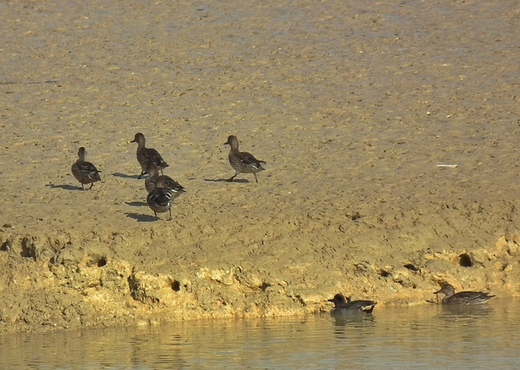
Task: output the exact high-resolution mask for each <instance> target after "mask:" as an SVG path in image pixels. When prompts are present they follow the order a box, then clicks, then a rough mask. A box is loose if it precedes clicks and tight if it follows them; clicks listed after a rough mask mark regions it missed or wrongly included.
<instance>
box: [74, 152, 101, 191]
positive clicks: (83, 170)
mask: <svg viewBox="0 0 520 370" xmlns="http://www.w3.org/2000/svg"><path fill="white" fill-rule="evenodd" d="M78 157H79V158H78V160H77V161H76V162H74V164H73V165H72V167H71V171H72V174H73V175H74V177H75V178H76V180H78V181H79V182H80V183H81V187H82V188H83V190H85V184H90V188H89V189H92V186H94V183H95V182H96V181H101V177H99V173H100V172H101V171H98V170H97V168H96V166H94V165H93V164H92V163H90V162H87V161H86V159H87V151H86V150H85V148H84V147H81V148H79V150H78Z"/></svg>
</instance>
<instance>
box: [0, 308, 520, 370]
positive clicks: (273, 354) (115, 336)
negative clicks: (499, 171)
mask: <svg viewBox="0 0 520 370" xmlns="http://www.w3.org/2000/svg"><path fill="white" fill-rule="evenodd" d="M519 314H520V301H513V302H511V301H508V300H494V301H493V302H492V303H491V304H489V305H488V306H485V307H480V308H476V309H475V308H473V309H469V310H468V309H462V310H450V309H446V308H443V307H440V306H433V305H432V306H426V307H412V308H386V307H376V310H375V311H374V314H373V315H353V316H347V317H346V318H341V319H338V320H336V319H334V318H331V317H330V316H329V315H328V314H324V315H322V316H311V317H307V318H300V319H297V318H277V319H254V320H206V321H194V322H181V323H176V324H169V325H162V326H157V327H144V328H117V329H115V328H111V329H89V330H80V331H61V332H56V333H47V334H11V335H3V336H0V368H2V369H100V368H104V369H172V368H210V367H211V368H214V367H218V368H264V369H272V368H277V369H280V368H300V369H301V368H307V369H319V368H321V369H327V368H335V367H338V366H342V367H348V368H365V369H366V368H368V369H379V368H385V369H388V368H391V369H392V368H411V367H413V368H448V367H451V368H472V369H475V368H489V367H491V366H492V367H495V368H517V367H518V366H519V365H520V353H519V351H518V348H520V323H519V321H518V320H517V319H516V318H517V317H518V316H519Z"/></svg>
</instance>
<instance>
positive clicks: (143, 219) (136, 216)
mask: <svg viewBox="0 0 520 370" xmlns="http://www.w3.org/2000/svg"><path fill="white" fill-rule="evenodd" d="M125 214H126V217H128V218H131V219H133V220H136V221H137V222H153V221H157V220H156V218H155V216H151V215H143V214H142V213H133V212H128V213H125Z"/></svg>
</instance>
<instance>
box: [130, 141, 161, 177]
mask: <svg viewBox="0 0 520 370" xmlns="http://www.w3.org/2000/svg"><path fill="white" fill-rule="evenodd" d="M131 143H137V161H138V162H139V164H140V165H141V174H140V175H139V177H138V179H140V178H141V177H142V176H143V175H144V174H145V173H148V172H147V169H148V168H150V167H151V166H152V165H155V166H157V168H158V169H159V170H160V171H162V170H163V169H165V168H166V167H168V163H166V162H165V161H164V159H163V158H162V157H161V155H160V154H159V152H158V151H157V150H155V149H152V148H147V147H146V139H145V138H144V135H143V134H142V133H140V132H138V133H137V134H135V137H134V140H132V141H131Z"/></svg>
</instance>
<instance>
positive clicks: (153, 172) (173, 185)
mask: <svg viewBox="0 0 520 370" xmlns="http://www.w3.org/2000/svg"><path fill="white" fill-rule="evenodd" d="M147 173H148V174H149V175H150V176H148V177H147V178H146V180H144V186H145V188H146V191H147V192H148V193H150V192H152V191H154V190H155V188H156V187H157V183H159V184H161V186H162V187H164V188H167V189H169V190H171V193H172V196H173V198H174V199H175V198H177V197H178V196H179V195H181V194H183V193H185V192H186V189H185V188H184V187H183V186H182V185H181V184H179V183H178V182H177V181H175V180H174V179H172V178H171V177H169V176H166V175H159V168H158V167H157V166H156V165H151V166H149V167H148V168H147Z"/></svg>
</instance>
